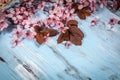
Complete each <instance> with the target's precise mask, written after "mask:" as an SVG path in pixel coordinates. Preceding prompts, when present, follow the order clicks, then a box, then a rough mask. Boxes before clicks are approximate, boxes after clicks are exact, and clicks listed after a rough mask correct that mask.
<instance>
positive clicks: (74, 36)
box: [57, 20, 84, 45]
mask: <svg viewBox="0 0 120 80" xmlns="http://www.w3.org/2000/svg"><path fill="white" fill-rule="evenodd" d="M67 25H68V26H69V29H67V30H66V31H65V33H61V34H60V36H59V37H58V40H57V42H58V43H61V42H63V41H70V42H72V43H73V44H75V45H81V44H82V39H83V37H84V34H83V32H82V31H81V30H80V29H79V28H78V27H77V25H78V22H77V21H76V20H70V21H68V23H67Z"/></svg>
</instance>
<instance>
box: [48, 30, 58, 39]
mask: <svg viewBox="0 0 120 80" xmlns="http://www.w3.org/2000/svg"><path fill="white" fill-rule="evenodd" d="M46 31H48V32H49V36H50V37H53V36H56V35H57V34H58V31H57V30H55V29H46Z"/></svg>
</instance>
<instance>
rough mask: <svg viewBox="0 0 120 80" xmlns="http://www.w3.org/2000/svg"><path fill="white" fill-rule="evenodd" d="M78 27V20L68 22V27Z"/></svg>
mask: <svg viewBox="0 0 120 80" xmlns="http://www.w3.org/2000/svg"><path fill="white" fill-rule="evenodd" d="M77 25H78V22H77V21H76V20H69V21H68V22H67V26H68V27H70V26H77Z"/></svg>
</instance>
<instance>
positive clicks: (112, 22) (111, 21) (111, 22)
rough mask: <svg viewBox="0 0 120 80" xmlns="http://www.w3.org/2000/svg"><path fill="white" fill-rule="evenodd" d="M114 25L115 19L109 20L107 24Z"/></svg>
mask: <svg viewBox="0 0 120 80" xmlns="http://www.w3.org/2000/svg"><path fill="white" fill-rule="evenodd" d="M116 23H117V19H115V18H111V19H110V21H109V24H111V25H114V24H116Z"/></svg>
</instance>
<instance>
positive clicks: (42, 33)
mask: <svg viewBox="0 0 120 80" xmlns="http://www.w3.org/2000/svg"><path fill="white" fill-rule="evenodd" d="M34 30H35V31H36V33H37V34H36V36H35V38H36V41H37V42H38V43H39V44H42V43H43V42H44V37H53V36H56V35H57V34H58V31H57V30H55V29H50V28H47V29H46V28H45V27H43V26H41V27H40V26H34Z"/></svg>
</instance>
